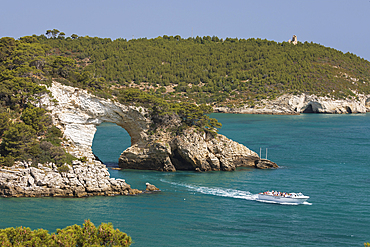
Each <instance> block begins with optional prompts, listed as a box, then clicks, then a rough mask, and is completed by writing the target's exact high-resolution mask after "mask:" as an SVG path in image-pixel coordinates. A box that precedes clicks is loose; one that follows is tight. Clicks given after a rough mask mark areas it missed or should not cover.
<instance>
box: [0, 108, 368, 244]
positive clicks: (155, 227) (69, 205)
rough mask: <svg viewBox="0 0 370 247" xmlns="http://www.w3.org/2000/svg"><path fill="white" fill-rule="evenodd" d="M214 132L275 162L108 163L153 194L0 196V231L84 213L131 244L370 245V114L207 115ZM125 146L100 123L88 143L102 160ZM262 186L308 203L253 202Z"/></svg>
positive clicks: (121, 134) (76, 218) (64, 221)
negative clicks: (198, 166) (177, 166)
mask: <svg viewBox="0 0 370 247" xmlns="http://www.w3.org/2000/svg"><path fill="white" fill-rule="evenodd" d="M212 117H215V118H217V119H218V120H219V121H220V122H221V123H222V124H223V127H222V128H221V130H220V133H221V134H224V135H226V136H227V137H229V138H231V139H233V140H235V141H237V142H239V143H242V144H244V145H246V146H247V147H248V148H250V149H251V150H253V151H255V152H257V153H258V154H259V152H260V149H261V153H262V158H265V156H266V149H267V156H268V157H267V158H268V159H270V160H272V161H274V162H276V163H277V164H278V165H279V166H280V168H279V169H274V170H257V169H251V168H239V169H237V171H234V172H206V173H196V172H190V171H186V172H181V171H180V172H170V173H164V172H156V171H134V170H122V171H117V170H112V169H111V168H109V171H110V173H111V176H112V177H115V178H124V179H126V182H127V183H129V184H131V186H132V187H133V188H138V189H144V188H145V183H146V182H149V183H152V184H154V185H156V186H157V187H158V188H160V189H161V190H162V192H160V193H153V194H142V195H139V196H116V197H88V198H0V214H1V217H0V228H5V227H15V226H27V227H31V228H32V229H36V228H44V229H47V230H49V231H50V232H54V231H55V230H56V229H57V228H64V227H66V226H68V225H72V224H82V223H83V221H84V220H85V219H91V221H92V222H94V223H95V224H96V225H98V224H100V223H101V222H112V223H113V225H114V227H115V228H119V229H120V230H121V231H124V232H126V233H127V234H129V235H130V236H131V237H132V238H133V241H134V242H135V243H134V244H133V245H132V246H362V245H363V243H364V242H370V212H369V209H370V164H369V163H370V114H359V115H324V114H302V115H298V116H271V115H233V114H212ZM128 146H130V137H129V136H128V134H127V133H126V132H125V131H124V130H123V129H122V128H120V127H118V126H117V125H114V124H109V123H103V124H101V125H100V126H99V127H98V131H97V133H96V135H95V139H94V144H93V150H94V152H95V153H96V154H97V155H98V157H99V158H100V159H101V160H102V161H103V162H105V163H106V164H107V165H108V166H109V167H112V166H116V165H117V160H118V156H119V154H120V153H121V152H122V151H123V150H124V149H125V148H127V147H128ZM266 190H278V191H284V192H302V193H303V194H305V195H308V196H310V199H309V200H308V203H307V204H305V205H280V204H273V203H264V202H258V201H256V198H257V193H259V192H262V191H266Z"/></svg>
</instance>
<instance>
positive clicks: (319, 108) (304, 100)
mask: <svg viewBox="0 0 370 247" xmlns="http://www.w3.org/2000/svg"><path fill="white" fill-rule="evenodd" d="M356 97H357V99H332V98H329V97H318V96H316V95H306V94H301V95H289V94H285V95H282V96H280V97H279V98H277V99H275V100H267V99H265V100H262V101H261V102H259V103H258V104H257V105H256V106H254V107H253V108H252V107H249V106H248V105H246V106H244V107H241V108H228V107H215V108H214V110H215V111H216V112H217V111H218V112H229V113H244V114H299V113H304V112H314V113H331V114H343V113H366V112H367V111H370V95H363V94H356Z"/></svg>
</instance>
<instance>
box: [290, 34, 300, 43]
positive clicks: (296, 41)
mask: <svg viewBox="0 0 370 247" xmlns="http://www.w3.org/2000/svg"><path fill="white" fill-rule="evenodd" d="M290 43H293V45H296V44H297V43H298V39H297V35H293V38H292V40H289V44H290Z"/></svg>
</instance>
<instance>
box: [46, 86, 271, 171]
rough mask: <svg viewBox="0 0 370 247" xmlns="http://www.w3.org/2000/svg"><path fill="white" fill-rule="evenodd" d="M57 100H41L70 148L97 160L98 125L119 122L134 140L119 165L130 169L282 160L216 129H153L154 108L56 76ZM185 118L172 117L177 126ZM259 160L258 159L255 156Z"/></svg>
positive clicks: (212, 166)
mask: <svg viewBox="0 0 370 247" xmlns="http://www.w3.org/2000/svg"><path fill="white" fill-rule="evenodd" d="M49 90H50V91H51V93H52V95H53V97H54V99H56V100H57V102H58V103H57V104H55V103H54V102H53V99H52V98H50V97H49V96H45V98H44V99H43V100H42V101H41V102H40V103H41V104H42V105H43V106H44V107H46V108H47V109H48V110H50V112H51V115H52V117H53V121H54V124H55V125H56V126H57V127H59V128H60V129H61V130H62V131H63V133H64V136H65V137H66V139H67V140H68V141H67V142H65V143H64V145H65V147H66V150H67V151H68V152H69V153H71V154H73V155H74V156H76V157H87V158H88V159H91V160H94V159H95V157H94V155H93V153H92V149H91V146H92V141H93V138H94V135H95V132H96V126H97V125H99V124H101V123H102V122H111V123H115V124H117V125H118V126H121V127H122V128H124V129H125V130H126V131H127V132H128V134H129V135H130V136H131V146H130V147H129V148H127V149H126V150H124V151H123V152H122V154H121V156H120V158H119V163H118V164H119V166H120V167H122V168H131V169H149V170H160V171H176V170H199V171H211V170H226V171H230V170H235V169H236V167H237V166H252V167H257V168H263V169H264V168H271V167H277V165H276V164H275V163H273V162H271V161H267V160H261V159H260V158H259V157H258V155H257V154H256V153H255V152H253V151H251V150H249V149H248V148H247V147H245V146H244V145H241V144H239V143H237V142H234V141H232V140H230V139H228V138H226V137H225V136H222V135H219V134H217V135H216V136H215V137H213V136H212V135H210V134H206V133H205V132H202V131H198V130H196V129H192V128H190V129H187V130H186V131H184V132H183V133H182V134H180V135H176V136H174V135H172V134H171V133H168V132H167V131H165V130H163V131H161V130H158V131H157V132H156V133H155V134H153V133H151V132H150V131H149V129H150V125H151V124H152V121H151V117H150V113H149V112H148V111H147V110H146V109H145V108H142V107H136V106H126V105H122V104H120V103H118V102H116V101H112V100H106V99H102V98H99V97H96V96H94V95H91V94H89V93H88V92H87V91H85V90H81V89H77V88H73V87H69V86H64V85H61V84H60V83H56V82H54V83H53V84H52V86H51V87H50V88H49ZM178 121H180V119H179V118H178V117H177V118H176V117H174V118H173V119H169V122H171V123H169V124H172V126H178V124H180V122H181V121H180V122H178ZM256 160H257V162H256Z"/></svg>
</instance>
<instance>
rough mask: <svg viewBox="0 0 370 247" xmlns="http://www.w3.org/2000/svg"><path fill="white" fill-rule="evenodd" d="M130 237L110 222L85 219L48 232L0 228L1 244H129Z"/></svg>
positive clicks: (29, 246) (130, 241)
mask: <svg viewBox="0 0 370 247" xmlns="http://www.w3.org/2000/svg"><path fill="white" fill-rule="evenodd" d="M131 243H132V240H131V237H129V236H128V235H127V234H126V233H123V232H121V231H120V230H118V229H114V228H113V225H112V224H111V223H108V224H106V223H102V224H101V225H100V226H98V227H95V225H94V224H93V223H92V222H91V221H90V220H86V221H85V223H84V224H83V226H82V227H81V226H79V225H73V226H67V227H66V228H64V229H58V230H57V232H56V233H53V234H49V233H48V231H47V230H43V229H37V230H33V231H32V230H31V229H30V228H28V227H17V228H6V229H0V244H1V246H3V247H4V246H6V247H7V246H19V247H21V246H28V247H31V246H35V247H36V246H37V247H39V246H52V247H53V246H70V247H72V246H73V247H75V246H130V245H131Z"/></svg>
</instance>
